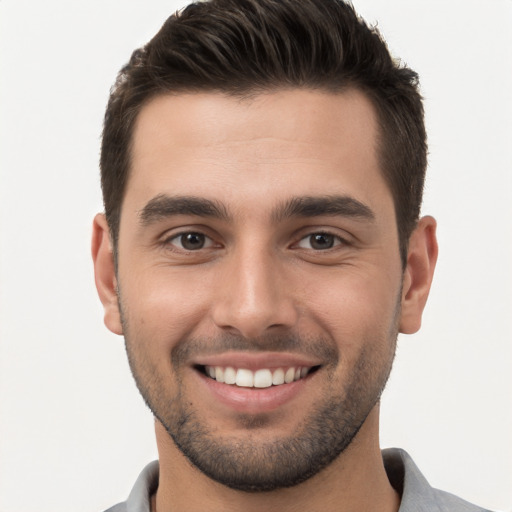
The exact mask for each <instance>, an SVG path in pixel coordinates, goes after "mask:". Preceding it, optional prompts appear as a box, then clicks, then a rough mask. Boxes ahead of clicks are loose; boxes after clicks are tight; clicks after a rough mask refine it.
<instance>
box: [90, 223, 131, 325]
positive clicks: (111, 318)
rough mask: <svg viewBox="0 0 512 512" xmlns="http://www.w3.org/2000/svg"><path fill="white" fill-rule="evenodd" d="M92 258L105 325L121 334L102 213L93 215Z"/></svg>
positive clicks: (110, 243) (107, 237)
mask: <svg viewBox="0 0 512 512" xmlns="http://www.w3.org/2000/svg"><path fill="white" fill-rule="evenodd" d="M91 245H92V247H91V249H92V259H93V262H94V279H95V282H96V289H97V290H98V295H99V296H100V300H101V303H102V304H103V308H104V310H105V318H104V321H105V325H106V326H107V328H108V329H110V330H111V331H112V332H113V333H114V334H123V327H122V324H121V313H120V311H119V301H118V298H117V278H116V271H115V266H114V253H113V250H112V242H111V240H110V231H109V228H108V224H107V219H106V218H105V215H104V214H102V213H98V215H96V217H94V222H93V225H92V244H91Z"/></svg>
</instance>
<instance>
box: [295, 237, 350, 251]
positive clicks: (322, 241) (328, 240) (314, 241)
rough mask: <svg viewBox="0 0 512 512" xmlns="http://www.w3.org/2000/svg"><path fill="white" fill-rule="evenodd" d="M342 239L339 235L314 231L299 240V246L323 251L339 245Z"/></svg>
mask: <svg viewBox="0 0 512 512" xmlns="http://www.w3.org/2000/svg"><path fill="white" fill-rule="evenodd" d="M340 243H341V239H340V238H339V237H338V236H335V235H331V234H329V233H313V234H311V235H308V236H306V237H304V238H303V239H302V240H301V241H300V242H299V244H298V245H299V247H301V248H302V249H313V250H315V251H323V250H326V249H332V248H333V247H334V246H336V245H339V244H340Z"/></svg>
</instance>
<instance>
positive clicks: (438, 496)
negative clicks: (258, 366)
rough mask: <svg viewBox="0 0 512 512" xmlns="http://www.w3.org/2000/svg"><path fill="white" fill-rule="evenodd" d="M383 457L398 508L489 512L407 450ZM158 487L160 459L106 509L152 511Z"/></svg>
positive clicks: (402, 511) (391, 451)
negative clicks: (436, 484)
mask: <svg viewBox="0 0 512 512" xmlns="http://www.w3.org/2000/svg"><path fill="white" fill-rule="evenodd" d="M382 457H383V459H384V466H385V468H386V472H387V474H388V478H389V481H390V482H391V485H392V486H393V487H394V488H395V489H396V491H397V492H398V493H399V494H400V496H401V502H400V509H399V511H398V512H489V511H487V510H486V509H483V508H481V507H477V506H476V505H472V504H471V503H468V502H467V501H464V500H462V499H460V498H458V497H457V496H454V495H453V494H449V493H447V492H444V491H440V490H438V489H434V488H433V487H431V486H430V485H429V483H428V482H427V480H426V479H425V477H424V476H423V475H422V474H421V472H420V470H419V469H418V467H417V466H416V464H414V462H413V460H412V459H411V457H410V456H409V454H408V453H407V452H405V451H404V450H400V449H398V448H388V449H386V450H383V452H382ZM157 487H158V461H154V462H151V463H150V464H148V465H147V466H146V467H145V468H144V470H143V471H142V473H141V474H140V475H139V478H137V481H136V482H135V485H134V486H133V489H132V491H131V493H130V495H129V496H128V499H127V500H126V501H125V502H123V503H119V504H117V505H115V506H114V507H112V508H109V509H108V510H106V511H105V512H150V510H151V507H150V499H151V495H152V494H153V493H154V492H155V491H156V489H157Z"/></svg>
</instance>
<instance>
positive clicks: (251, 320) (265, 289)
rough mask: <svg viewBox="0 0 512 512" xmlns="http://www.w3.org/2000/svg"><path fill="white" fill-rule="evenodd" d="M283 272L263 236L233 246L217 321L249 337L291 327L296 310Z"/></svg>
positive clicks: (219, 295) (224, 276)
mask: <svg viewBox="0 0 512 512" xmlns="http://www.w3.org/2000/svg"><path fill="white" fill-rule="evenodd" d="M282 272H283V269H282V267H281V265H280V259H279V255H278V254H277V253H276V251H273V250H272V249H271V248H270V247H269V244H268V243H265V241H263V240H257V239H252V240H250V241H248V242H246V243H244V244H243V245H242V244H241V245H240V246H238V247H236V248H235V249H233V251H232V252H231V254H230V255H229V257H228V258H227V261H226V262H225V268H224V272H222V276H219V277H221V279H220V281H219V284H218V286H219V292H220V293H219V294H217V297H218V298H219V302H217V304H216V305H215V306H214V321H215V323H216V324H217V325H218V326H219V327H221V328H223V329H228V330H232V331H237V333H239V334H241V335H243V336H245V337H247V338H254V337H257V336H260V335H262V334H264V333H265V332H266V331H268V330H269V329H271V328H277V327H281V328H282V327H291V326H292V325H293V323H294V322H295V321H296V311H295V308H294V304H293V300H292V297H291V295H290V294H289V293H288V292H289V288H288V287H287V286H286V285H285V276H284V275H283V273H282Z"/></svg>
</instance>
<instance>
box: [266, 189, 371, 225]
mask: <svg viewBox="0 0 512 512" xmlns="http://www.w3.org/2000/svg"><path fill="white" fill-rule="evenodd" d="M320 216H332V217H336V216H340V217H349V218H355V219H359V220H367V221H373V220H375V214H374V213H373V211H372V210H371V208H370V207H369V206H367V205H366V204H364V203H362V202H361V201H358V200H357V199H355V198H353V197H350V196H338V195H334V196H319V197H317V196H305V197H294V198H291V199H290V200H288V201H286V202H285V203H284V204H282V205H281V206H279V207H278V208H277V209H276V210H275V211H274V213H273V215H272V220H273V221H274V222H280V221H282V220H283V219H286V218H291V217H320Z"/></svg>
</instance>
